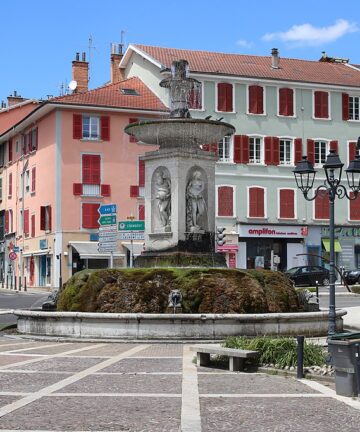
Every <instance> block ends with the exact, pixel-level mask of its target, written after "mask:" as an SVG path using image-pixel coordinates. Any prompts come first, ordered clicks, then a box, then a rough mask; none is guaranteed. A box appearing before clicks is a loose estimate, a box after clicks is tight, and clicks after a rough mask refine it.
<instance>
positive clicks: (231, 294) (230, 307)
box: [58, 268, 299, 313]
mask: <svg viewBox="0 0 360 432" xmlns="http://www.w3.org/2000/svg"><path fill="white" fill-rule="evenodd" d="M174 289H178V290H180V291H181V293H182V296H183V301H182V311H183V312H184V313H266V312H294V311H297V310H299V304H298V298H297V294H296V292H295V289H294V287H293V286H292V284H291V283H290V282H289V281H288V279H287V278H286V277H285V276H284V275H283V274H281V273H279V272H271V271H268V270H262V271H245V270H237V269H222V268H211V269H199V268H196V269H184V268H167V269H165V268H147V269H146V268H141V269H140V268H138V269H106V270H83V271H81V272H79V273H76V274H75V275H74V276H73V277H72V278H71V279H70V280H69V281H68V282H67V283H66V284H65V286H64V289H63V290H62V292H61V293H60V297H59V301H58V310H62V311H82V312H118V313H121V312H124V313H128V312H133V313H136V312H144V313H165V312H166V309H167V306H168V296H169V293H170V292H171V291H172V290H174Z"/></svg>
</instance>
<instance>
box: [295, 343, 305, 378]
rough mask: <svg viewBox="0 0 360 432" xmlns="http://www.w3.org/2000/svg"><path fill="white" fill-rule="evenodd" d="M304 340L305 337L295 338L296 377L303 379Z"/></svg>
mask: <svg viewBox="0 0 360 432" xmlns="http://www.w3.org/2000/svg"><path fill="white" fill-rule="evenodd" d="M304 339H305V336H296V340H297V370H296V377H297V378H298V379H301V378H304Z"/></svg>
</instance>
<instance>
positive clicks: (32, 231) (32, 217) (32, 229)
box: [31, 214, 35, 237]
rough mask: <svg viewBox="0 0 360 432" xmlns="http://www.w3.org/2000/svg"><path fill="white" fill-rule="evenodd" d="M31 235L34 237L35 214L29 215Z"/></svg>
mask: <svg viewBox="0 0 360 432" xmlns="http://www.w3.org/2000/svg"><path fill="white" fill-rule="evenodd" d="M31 237H35V215H34V214H33V215H31Z"/></svg>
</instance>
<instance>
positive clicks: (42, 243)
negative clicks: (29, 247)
mask: <svg viewBox="0 0 360 432" xmlns="http://www.w3.org/2000/svg"><path fill="white" fill-rule="evenodd" d="M39 247H40V249H41V250H43V249H47V248H48V243H47V239H43V240H39Z"/></svg>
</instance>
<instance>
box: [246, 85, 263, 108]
mask: <svg viewBox="0 0 360 432" xmlns="http://www.w3.org/2000/svg"><path fill="white" fill-rule="evenodd" d="M248 104H249V106H248V113H249V114H264V88H263V87H261V86H258V85H251V86H249V88H248Z"/></svg>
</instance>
